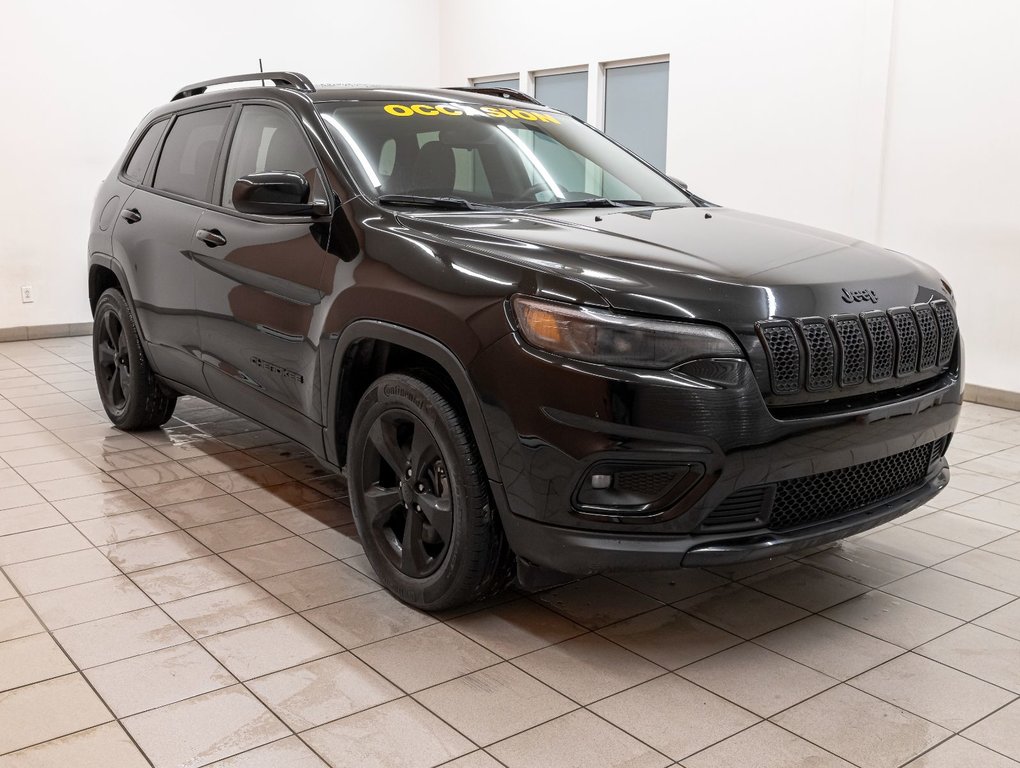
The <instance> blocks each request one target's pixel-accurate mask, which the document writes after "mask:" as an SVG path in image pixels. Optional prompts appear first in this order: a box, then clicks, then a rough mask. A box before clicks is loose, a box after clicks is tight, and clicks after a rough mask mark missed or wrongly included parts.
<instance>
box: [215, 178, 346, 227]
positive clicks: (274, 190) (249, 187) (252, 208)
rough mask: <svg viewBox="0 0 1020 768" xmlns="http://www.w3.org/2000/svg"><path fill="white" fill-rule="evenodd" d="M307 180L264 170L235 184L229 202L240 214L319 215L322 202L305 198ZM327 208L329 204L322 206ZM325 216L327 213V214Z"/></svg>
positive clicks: (306, 194)
mask: <svg viewBox="0 0 1020 768" xmlns="http://www.w3.org/2000/svg"><path fill="white" fill-rule="evenodd" d="M310 194H311V190H310V188H309V186H308V180H307V179H305V177H304V176H302V175H301V174H300V173H294V172H293V171H266V172H264V173H251V174H248V175H247V176H242V177H241V178H240V179H238V180H237V181H235V182H234V189H233V191H232V192H231V194H230V199H231V201H232V202H233V203H234V208H235V209H236V210H238V211H240V212H241V213H256V214H262V215H269V216H307V215H309V214H312V213H315V214H318V213H321V212H322V207H323V205H324V203H323V202H322V201H318V200H316V201H311V202H309V200H308V198H309V196H310ZM325 205H326V207H328V204H325ZM327 213H328V211H327Z"/></svg>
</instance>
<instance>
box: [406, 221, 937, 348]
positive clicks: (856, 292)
mask: <svg viewBox="0 0 1020 768" xmlns="http://www.w3.org/2000/svg"><path fill="white" fill-rule="evenodd" d="M414 219H415V224H416V228H419V229H425V230H428V231H430V234H432V236H434V237H438V238H440V239H443V240H447V241H455V242H458V243H459V244H460V245H462V246H465V247H473V248H476V249H477V248H481V249H483V250H484V251H485V252H486V253H487V254H489V255H495V256H497V257H498V258H502V259H506V260H508V261H511V262H513V263H515V264H518V265H520V266H527V267H531V268H534V269H536V270H539V271H543V272H547V273H554V274H558V275H561V276H563V277H566V278H571V279H573V280H579V281H581V282H584V283H586V284H587V285H589V286H590V287H592V288H593V289H595V290H596V291H598V292H599V293H600V294H601V295H602V296H603V297H604V298H605V300H606V301H607V303H609V304H610V305H611V306H613V307H615V308H617V309H621V310H626V311H632V312H640V313H643V314H650V315H658V316H665V317H676V318H696V319H699V320H706V321H712V322H718V323H721V324H724V325H727V326H729V327H730V328H731V329H733V330H734V331H736V332H738V333H741V332H747V331H748V330H750V329H751V328H752V327H753V324H754V322H755V321H756V320H762V319H767V318H770V317H809V316H814V315H821V316H827V315H832V314H842V313H854V314H857V313H860V312H864V311H867V310H871V309H885V308H889V307H895V306H907V305H910V304H913V303H916V302H924V301H928V300H930V299H931V298H932V297H933V296H936V297H942V296H944V295H945V293H946V291H945V289H944V287H943V284H942V281H941V278H940V276H939V274H938V273H937V272H936V271H935V270H933V269H931V268H930V267H927V266H926V265H923V264H921V263H920V262H917V261H915V260H913V259H911V258H909V257H906V256H903V255H902V254H898V253H894V252H892V251H888V250H885V249H882V248H878V247H876V246H873V245H869V244H867V243H864V242H861V241H859V240H854V239H852V238H848V237H844V236H842V235H837V234H833V233H831V232H825V231H823V230H819V229H814V228H811V227H806V226H802V225H799V224H793V223H790V222H786V221H781V220H778V219H772V218H768V217H765V216H757V215H754V214H749V213H742V212H739V211H735V210H731V209H726V208H692V207H688V208H663V209H623V208H605V209H603V208H597V209H592V208H588V209H566V210H557V211H535V212H528V213H526V212H514V213H505V212H502V213H491V214H490V213H466V214H465V213H451V214H446V213H442V214H436V213H429V214H419V215H415V216H414Z"/></svg>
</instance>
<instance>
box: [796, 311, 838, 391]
mask: <svg viewBox="0 0 1020 768" xmlns="http://www.w3.org/2000/svg"><path fill="white" fill-rule="evenodd" d="M797 325H798V326H800V333H801V336H803V337H804V349H805V350H806V351H807V377H806V383H805V386H806V387H807V390H808V391H809V392H824V391H825V390H827V389H832V388H833V387H834V386H835V385H836V347H835V345H834V344H833V343H832V335H831V334H830V333H829V324H828V323H827V322H826V321H825V320H824V319H823V318H821V317H806V318H804V319H803V320H798V321H797Z"/></svg>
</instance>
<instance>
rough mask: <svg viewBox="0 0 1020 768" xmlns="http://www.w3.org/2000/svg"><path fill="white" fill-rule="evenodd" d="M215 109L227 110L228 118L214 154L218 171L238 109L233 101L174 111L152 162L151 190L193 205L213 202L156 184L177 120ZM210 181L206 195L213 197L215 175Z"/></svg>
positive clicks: (149, 187)
mask: <svg viewBox="0 0 1020 768" xmlns="http://www.w3.org/2000/svg"><path fill="white" fill-rule="evenodd" d="M213 109H226V110H227V120H226V122H225V123H224V124H223V133H222V134H221V135H220V140H219V143H218V144H217V146H216V154H214V155H213V165H212V167H213V173H214V174H215V173H216V169H217V168H218V167H219V161H220V155H221V154H222V152H223V140H224V138H225V137H226V135H227V133H228V131H230V126H231V124H232V121H233V120H234V113H235V112H236V111H237V107H236V105H235V104H234V103H232V102H216V103H214V104H204V105H202V106H200V107H195V108H194V109H184V110H181V111H180V112H174V113H173V119H172V120H171V122H170V125H169V126H168V127H167V128H166V130H165V131H163V137H162V139H161V141H160V143H159V152H158V153H157V154H156V155H155V156H154V158H155V162H154V163H153V164H152V168H151V169H150V173H149V178H148V185H147V186H148V189H149V191H151V192H155V193H156V194H158V195H162V196H164V197H169V198H171V199H172V200H180V201H182V202H186V203H191V204H192V205H200V206H208V205H210V204H211V202H210V201H209V200H199V199H197V198H194V197H188V196H187V195H182V194H180V193H179V192H171V191H170V190H167V189H159V188H158V187H157V186H156V172H157V171H158V170H159V164H160V162H161V161H162V160H163V151H164V150H165V149H166V141H167V139H168V138H170V134H171V132H172V131H173V129H174V126H176V125H177V121H178V120H179V119H180V118H181V117H182V116H184V115H191V114H195V113H197V112H207V111H209V110H213ZM210 182H212V184H211V186H210V187H209V188H207V190H206V195H208V196H210V197H211V196H212V194H213V188H214V187H215V186H216V184H215V182H216V178H215V175H213V176H211V177H210Z"/></svg>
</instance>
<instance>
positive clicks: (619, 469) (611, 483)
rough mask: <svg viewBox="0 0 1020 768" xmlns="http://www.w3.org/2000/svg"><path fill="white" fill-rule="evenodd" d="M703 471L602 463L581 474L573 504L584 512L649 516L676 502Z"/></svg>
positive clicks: (688, 467)
mask: <svg viewBox="0 0 1020 768" xmlns="http://www.w3.org/2000/svg"><path fill="white" fill-rule="evenodd" d="M704 471H705V470H704V467H703V466H702V465H701V464H659V463H655V462H652V463H644V462H632V461H601V462H598V463H597V464H596V465H594V466H592V467H590V468H589V469H588V471H587V472H586V473H585V474H584V475H582V477H581V481H580V483H579V484H578V486H577V490H576V491H575V494H574V504H575V505H576V507H577V508H578V509H580V510H582V511H585V512H595V513H604V514H611V515H620V514H623V515H628V514H629V515H643V514H649V513H651V512H654V511H656V510H659V509H663V508H665V507H668V506H669V505H671V504H673V503H674V502H676V501H677V500H679V499H680V497H681V496H683V495H684V494H685V493H686V492H687V491H688V490H690V489H691V488H692V487H693V486H694V485H695V484H697V482H698V480H700V479H701V477H702V476H703V474H704Z"/></svg>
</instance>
